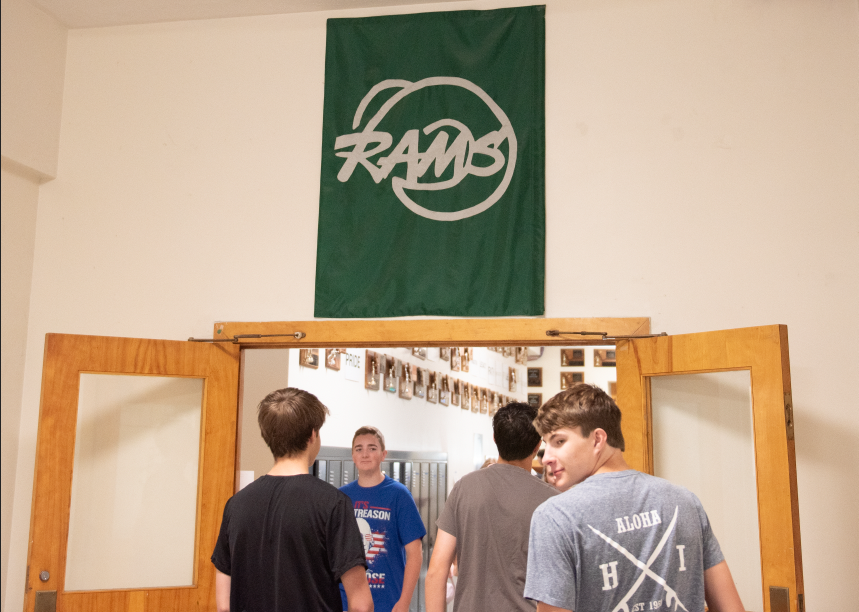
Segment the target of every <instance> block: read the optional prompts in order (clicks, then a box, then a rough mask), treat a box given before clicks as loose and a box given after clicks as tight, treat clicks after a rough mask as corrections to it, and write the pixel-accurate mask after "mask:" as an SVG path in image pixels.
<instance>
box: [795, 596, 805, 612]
mask: <svg viewBox="0 0 859 612" xmlns="http://www.w3.org/2000/svg"><path fill="white" fill-rule="evenodd" d="M797 599H798V601H797V606H796V609H797V612H805V595H803V594H802V593H800V594H799V596H798V598H797Z"/></svg>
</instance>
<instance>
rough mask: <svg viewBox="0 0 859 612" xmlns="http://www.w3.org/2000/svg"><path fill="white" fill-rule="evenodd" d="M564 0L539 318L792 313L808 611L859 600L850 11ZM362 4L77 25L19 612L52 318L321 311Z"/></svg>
mask: <svg viewBox="0 0 859 612" xmlns="http://www.w3.org/2000/svg"><path fill="white" fill-rule="evenodd" d="M503 4H505V3H504V2H493V3H489V2H464V3H460V4H455V5H453V6H455V7H458V8H490V7H492V6H500V5H503ZM547 4H548V9H547V49H546V51H547V53H546V56H547V70H546V79H547V83H546V124H547V125H546V129H547V152H546V174H547V201H546V205H547V238H546V240H547V244H546V249H547V253H546V259H547V272H546V274H547V277H546V304H547V309H546V314H547V316H553V317H559V316H629V315H644V316H651V317H652V324H653V328H654V330H656V331H667V332H670V333H682V332H692V331H703V330H711V329H720V328H731V327H742V326H748V325H757V324H768V323H786V324H787V325H788V326H789V329H790V340H791V362H792V374H793V388H794V402H795V410H796V415H795V417H796V440H797V461H798V473H799V495H800V512H801V519H802V533H803V552H804V559H805V571H806V587H807V590H806V592H807V603H808V609H820V610H838V609H848V608H850V606H851V605H852V598H850V597H849V589H848V588H847V587H846V585H848V584H850V583H851V581H852V580H853V579H854V576H855V575H857V573H859V550H857V548H856V547H855V542H857V541H859V524H857V522H856V511H855V509H856V507H859V492H857V487H856V486H855V483H856V482H859V413H857V412H856V411H855V410H853V409H852V405H853V403H854V402H853V394H852V393H850V392H849V389H848V384H849V381H851V380H852V379H853V378H854V377H855V364H856V357H855V355H854V354H853V352H852V350H851V349H850V346H851V345H850V340H851V339H852V338H853V337H856V334H857V332H859V325H857V322H856V321H857V320H856V316H855V311H856V304H857V303H859V281H857V275H856V272H855V262H856V261H859V239H857V227H859V206H857V201H859V177H857V173H856V167H857V166H859V78H857V76H859V9H858V8H857V3H856V2H855V0H832V1H830V2H825V3H823V2H819V0H805V1H800V0H785V1H783V2H767V3H762V2H727V1H724V0H707V1H704V2H695V3H690V2H685V1H682V0H652V1H649V2H640V1H632V0H599V1H597V0H592V1H590V0H581V1H577V2H569V1H568V0H557V1H549V2H548V3H547ZM451 7H452V5H451V4H445V5H444V6H443V7H442V8H445V9H449V8H451ZM426 8H427V9H428V10H433V9H436V8H437V7H436V6H432V5H429V6H427V7H426ZM412 10H418V9H412ZM382 12H385V11H383V10H379V11H373V13H375V14H378V13H382ZM363 14H370V13H369V12H368V11H364V12H348V13H336V14H335V13H324V14H323V13H317V14H313V13H309V14H299V15H290V16H273V17H263V18H248V19H234V20H221V21H209V22H193V23H178V24H162V25H151V26H141V27H121V28H104V29H94V30H79V31H73V32H71V33H70V36H69V46H68V57H67V71H66V85H65V100H64V106H63V121H62V133H61V145H60V158H59V166H58V173H57V180H55V181H52V182H51V183H48V184H45V185H43V186H42V190H41V195H40V200H39V213H38V215H39V216H38V225H37V232H36V242H37V248H36V254H35V261H34V273H33V288H32V296H31V305H30V324H29V335H28V344H27V370H26V375H25V380H24V392H23V412H22V415H21V427H20V431H21V435H20V442H19V452H18V465H17V474H18V476H17V478H18V485H17V487H16V491H15V499H14V507H15V513H14V516H13V521H12V526H13V527H12V543H11V548H10V565H9V575H8V579H7V580H8V583H9V584H10V585H14V588H12V589H10V590H9V597H8V598H7V601H6V609H7V610H10V611H11V610H18V609H20V602H21V596H22V594H21V592H20V588H19V585H21V584H23V580H24V576H23V574H24V565H25V558H26V533H27V526H28V524H29V507H30V494H31V486H32V470H33V457H34V446H35V439H36V424H37V411H38V401H39V382H40V374H41V371H40V370H41V355H42V346H43V343H44V334H45V333H46V332H65V333H96V334H105V335H119V336H139V337H153V338H173V339H182V338H187V337H188V336H190V335H195V336H205V335H208V334H210V333H211V329H212V323H213V321H216V320H294V319H309V318H311V317H312V314H313V311H312V304H313V283H314V266H315V246H316V220H317V202H318V183H319V150H320V144H321V137H320V135H321V115H322V92H323V69H324V63H323V62H324V44H325V19H326V18H327V17H331V16H348V15H363ZM580 228H590V231H583V230H582V229H580Z"/></svg>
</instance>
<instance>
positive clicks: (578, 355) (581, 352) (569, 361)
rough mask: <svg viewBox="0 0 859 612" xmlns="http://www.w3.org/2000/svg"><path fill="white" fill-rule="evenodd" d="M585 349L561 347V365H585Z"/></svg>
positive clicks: (563, 366) (564, 366) (565, 366)
mask: <svg viewBox="0 0 859 612" xmlns="http://www.w3.org/2000/svg"><path fill="white" fill-rule="evenodd" d="M584 365H585V349H573V348H566V349H561V367H562V368H567V367H584Z"/></svg>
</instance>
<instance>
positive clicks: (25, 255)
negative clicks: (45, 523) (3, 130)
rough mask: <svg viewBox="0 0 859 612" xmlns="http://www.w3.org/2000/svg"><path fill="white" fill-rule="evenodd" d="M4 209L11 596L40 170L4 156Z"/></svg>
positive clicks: (5, 509) (2, 578) (2, 576)
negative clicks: (12, 533) (14, 508)
mask: <svg viewBox="0 0 859 612" xmlns="http://www.w3.org/2000/svg"><path fill="white" fill-rule="evenodd" d="M0 187H2V189H0V191H2V193H0V209H2V221H0V232H2V245H3V246H2V255H0V266H2V274H0V277H2V279H3V282H2V283H0V284H2V294H1V295H2V303H0V312H2V331H0V342H2V351H0V355H2V377H3V381H2V384H0V398H2V399H1V400H0V414H2V423H0V434H2V445H0V453H2V455H0V456H2V462H0V465H2V479H0V480H2V492H0V500H2V502H1V503H2V506H0V515H2V520H0V536H2V537H0V542H2V544H0V598H2V600H3V601H5V600H6V571H7V568H8V563H7V562H8V560H9V536H10V530H11V527H12V500H13V499H14V497H15V478H16V467H17V464H18V426H19V424H20V417H21V393H22V391H23V382H24V354H25V353H26V349H27V320H28V316H29V310H30V283H31V280H32V277H33V250H34V247H35V239H36V205H37V204H38V200H39V180H38V176H37V175H36V173H35V172H32V171H30V170H28V169H26V168H24V167H23V166H20V165H17V164H14V163H12V162H10V161H9V160H6V159H4V160H3V167H2V179H0Z"/></svg>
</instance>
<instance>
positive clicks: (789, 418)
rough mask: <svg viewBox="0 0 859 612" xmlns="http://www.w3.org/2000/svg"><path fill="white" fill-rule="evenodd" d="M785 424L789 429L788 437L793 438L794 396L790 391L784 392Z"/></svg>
mask: <svg viewBox="0 0 859 612" xmlns="http://www.w3.org/2000/svg"><path fill="white" fill-rule="evenodd" d="M784 426H785V429H786V430H787V439H788V440H793V397H792V396H791V393H790V391H787V392H786V393H785V394H784Z"/></svg>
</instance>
